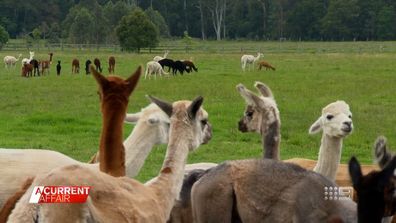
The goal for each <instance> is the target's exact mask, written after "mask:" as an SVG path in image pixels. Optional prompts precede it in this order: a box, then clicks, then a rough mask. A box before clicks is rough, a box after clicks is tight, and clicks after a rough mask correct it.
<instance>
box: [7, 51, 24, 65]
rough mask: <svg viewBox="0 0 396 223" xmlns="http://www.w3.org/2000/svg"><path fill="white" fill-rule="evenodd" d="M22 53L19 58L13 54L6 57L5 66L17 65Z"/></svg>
mask: <svg viewBox="0 0 396 223" xmlns="http://www.w3.org/2000/svg"><path fill="white" fill-rule="evenodd" d="M21 56H22V54H19V56H18V59H17V58H15V57H13V56H5V57H4V65H5V68H10V67H15V64H16V62H17V61H18V60H19V58H21Z"/></svg>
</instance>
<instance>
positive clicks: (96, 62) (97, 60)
mask: <svg viewBox="0 0 396 223" xmlns="http://www.w3.org/2000/svg"><path fill="white" fill-rule="evenodd" d="M94 64H95V68H96V71H99V72H102V67H101V66H100V60H99V59H98V58H95V59H94Z"/></svg>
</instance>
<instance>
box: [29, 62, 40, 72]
mask: <svg viewBox="0 0 396 223" xmlns="http://www.w3.org/2000/svg"><path fill="white" fill-rule="evenodd" d="M29 63H30V64H31V65H33V75H34V76H36V73H37V76H40V65H41V62H40V61H37V60H36V59H33V60H30V62H29Z"/></svg>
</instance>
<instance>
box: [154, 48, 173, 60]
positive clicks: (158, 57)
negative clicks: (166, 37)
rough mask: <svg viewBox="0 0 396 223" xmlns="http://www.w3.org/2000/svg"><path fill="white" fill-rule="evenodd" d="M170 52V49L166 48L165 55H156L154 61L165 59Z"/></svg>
mask: <svg viewBox="0 0 396 223" xmlns="http://www.w3.org/2000/svg"><path fill="white" fill-rule="evenodd" d="M168 54H169V50H165V52H164V56H162V57H161V56H155V57H154V58H153V61H155V62H158V61H160V60H163V59H165V58H166V57H167V56H168Z"/></svg>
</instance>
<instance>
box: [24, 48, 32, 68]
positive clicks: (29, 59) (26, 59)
mask: <svg viewBox="0 0 396 223" xmlns="http://www.w3.org/2000/svg"><path fill="white" fill-rule="evenodd" d="M33 57H34V52H32V51H29V58H23V59H22V67H23V65H24V64H27V63H30V61H31V60H32V59H33Z"/></svg>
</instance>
